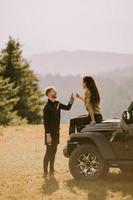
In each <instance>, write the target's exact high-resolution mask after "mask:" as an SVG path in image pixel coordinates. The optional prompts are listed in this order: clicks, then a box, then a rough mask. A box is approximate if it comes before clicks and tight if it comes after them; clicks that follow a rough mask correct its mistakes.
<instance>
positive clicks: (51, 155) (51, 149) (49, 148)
mask: <svg viewBox="0 0 133 200" xmlns="http://www.w3.org/2000/svg"><path fill="white" fill-rule="evenodd" d="M57 146H58V144H57V142H56V143H52V144H51V145H48V144H47V145H46V153H45V156H44V161H43V165H44V173H47V172H48V165H49V164H50V172H54V162H55V155H56V152H57Z"/></svg>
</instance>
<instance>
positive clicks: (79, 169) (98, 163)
mask: <svg viewBox="0 0 133 200" xmlns="http://www.w3.org/2000/svg"><path fill="white" fill-rule="evenodd" d="M69 169H70V172H71V174H72V176H73V177H74V178H76V179H85V180H96V179H98V178H104V177H105V176H106V175H107V173H108V171H109V166H108V163H107V161H105V160H104V159H103V157H102V155H101V154H100V152H99V151H98V149H97V147H95V146H92V145H81V146H79V147H78V148H76V149H75V150H74V151H73V152H72V154H71V156H70V158H69Z"/></svg>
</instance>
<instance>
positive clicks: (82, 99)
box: [76, 93, 84, 101]
mask: <svg viewBox="0 0 133 200" xmlns="http://www.w3.org/2000/svg"><path fill="white" fill-rule="evenodd" d="M76 98H78V99H80V100H81V101H84V98H83V97H82V96H80V94H78V93H76Z"/></svg>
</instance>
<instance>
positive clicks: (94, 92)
mask: <svg viewBox="0 0 133 200" xmlns="http://www.w3.org/2000/svg"><path fill="white" fill-rule="evenodd" d="M83 82H84V83H85V84H86V87H87V88H88V89H89V90H90V92H91V103H92V105H97V104H100V95H99V91H98V88H97V86H96V83H95V80H94V79H93V78H92V77H91V76H85V77H84V78H83Z"/></svg>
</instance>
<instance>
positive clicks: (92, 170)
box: [63, 102, 133, 180]
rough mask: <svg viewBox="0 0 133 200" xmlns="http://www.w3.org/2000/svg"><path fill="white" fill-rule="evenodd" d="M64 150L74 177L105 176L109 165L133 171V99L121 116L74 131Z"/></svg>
mask: <svg viewBox="0 0 133 200" xmlns="http://www.w3.org/2000/svg"><path fill="white" fill-rule="evenodd" d="M63 153H64V156H65V157H69V169H70V172H71V174H72V175H73V177H74V178H83V179H87V180H95V179H98V178H102V177H104V176H106V175H107V173H108V171H109V168H110V167H111V168H112V167H115V168H120V169H121V170H122V171H129V172H132V173H133V102H132V103H131V105H130V106H129V108H128V109H127V111H124V112H123V114H122V119H121V120H119V119H113V120H107V121H103V122H101V123H99V124H95V125H94V126H89V125H88V126H86V127H84V128H83V129H82V130H81V132H78V133H73V134H71V135H70V139H69V140H68V141H67V145H66V146H65V147H64V150H63Z"/></svg>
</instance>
